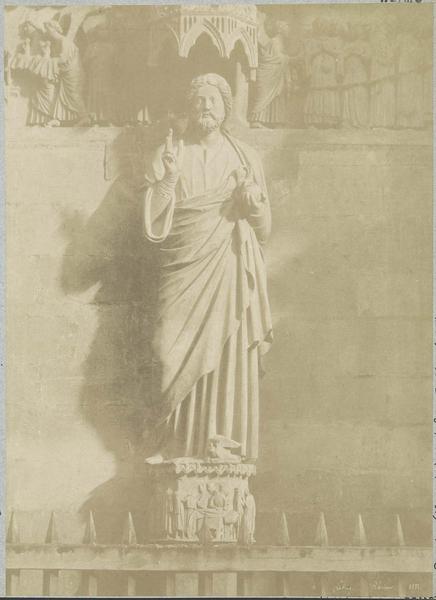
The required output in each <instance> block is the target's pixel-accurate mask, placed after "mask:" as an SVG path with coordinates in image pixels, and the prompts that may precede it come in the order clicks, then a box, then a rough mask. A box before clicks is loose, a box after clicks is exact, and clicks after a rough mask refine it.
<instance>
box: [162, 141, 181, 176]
mask: <svg viewBox="0 0 436 600" xmlns="http://www.w3.org/2000/svg"><path fill="white" fill-rule="evenodd" d="M162 162H163V165H164V167H165V175H166V176H167V177H168V178H169V179H174V178H177V176H178V175H179V165H178V163H177V157H176V155H175V153H174V146H173V130H172V129H170V130H169V132H168V135H167V137H166V140H165V149H164V151H163V154H162Z"/></svg>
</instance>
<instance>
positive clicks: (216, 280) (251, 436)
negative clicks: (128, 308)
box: [145, 163, 272, 457]
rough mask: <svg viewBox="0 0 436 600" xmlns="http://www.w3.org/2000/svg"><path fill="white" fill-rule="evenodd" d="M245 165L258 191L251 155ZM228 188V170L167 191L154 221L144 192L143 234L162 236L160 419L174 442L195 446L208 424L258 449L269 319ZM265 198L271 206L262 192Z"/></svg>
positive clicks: (254, 253) (257, 250)
mask: <svg viewBox="0 0 436 600" xmlns="http://www.w3.org/2000/svg"><path fill="white" fill-rule="evenodd" d="M251 166H252V170H253V173H254V177H255V180H256V181H257V182H258V183H259V185H261V187H262V189H263V190H264V192H265V195H266V189H265V187H264V179H263V173H261V172H259V165H258V164H254V163H252V164H251ZM234 190H235V180H234V179H233V178H232V177H229V178H227V179H226V180H225V181H223V182H222V184H221V185H220V186H219V187H218V188H217V189H215V190H212V191H209V192H206V193H205V194H203V195H200V196H196V197H192V198H184V199H183V201H182V202H177V200H176V196H175V194H174V196H171V195H170V196H169V197H168V202H167V206H166V208H165V209H164V211H163V214H162V219H161V220H160V222H161V225H160V227H159V231H155V230H154V228H153V223H152V222H151V212H150V203H151V202H152V201H153V198H152V192H150V190H148V192H147V194H146V198H145V230H146V235H147V237H149V239H151V240H152V241H160V242H161V265H160V266H161V270H160V284H159V307H158V321H157V324H156V332H155V336H154V355H155V356H156V357H157V358H158V362H159V364H160V373H161V374H160V377H161V385H160V403H161V411H162V415H163V418H162V422H161V424H162V425H163V426H164V428H166V437H167V438H168V437H172V438H173V442H174V443H176V444H178V445H179V448H178V450H177V451H176V452H183V453H186V452H188V455H192V453H194V454H197V453H200V454H201V453H202V452H203V451H204V445H205V441H207V439H208V437H210V436H211V435H214V434H215V433H220V434H223V435H227V434H229V435H231V436H233V439H236V441H238V442H239V443H241V446H242V449H243V452H244V454H247V455H249V456H250V457H255V456H256V455H257V428H258V375H259V373H258V370H259V360H260V356H261V355H262V354H263V353H264V352H265V351H266V350H267V349H268V347H269V344H270V342H271V335H272V334H271V330H272V327H271V316H270V309H269V303H268V297H267V287H266V272H265V266H264V260H263V255H262V250H261V247H260V244H259V242H258V240H257V237H256V233H255V231H254V230H253V228H252V227H250V225H249V224H248V222H247V221H246V220H245V219H240V218H238V216H237V211H236V207H235V198H234ZM265 206H266V209H265V210H267V211H269V204H268V203H267V198H266V204H265ZM268 218H269V213H268ZM162 223H163V225H162ZM180 445H181V446H180ZM179 455H180V454H179Z"/></svg>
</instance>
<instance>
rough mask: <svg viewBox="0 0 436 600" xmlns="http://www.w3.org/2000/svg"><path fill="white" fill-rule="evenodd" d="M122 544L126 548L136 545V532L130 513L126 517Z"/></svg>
mask: <svg viewBox="0 0 436 600" xmlns="http://www.w3.org/2000/svg"><path fill="white" fill-rule="evenodd" d="M122 543H123V544H125V545H127V546H133V545H135V544H137V543H138V542H137V540H136V531H135V526H134V524H133V517H132V513H130V512H129V514H128V515H127V519H126V522H125V524H124V529H123V535H122Z"/></svg>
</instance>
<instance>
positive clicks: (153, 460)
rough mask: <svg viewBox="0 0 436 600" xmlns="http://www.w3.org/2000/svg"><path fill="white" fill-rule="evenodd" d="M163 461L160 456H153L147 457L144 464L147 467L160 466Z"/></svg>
mask: <svg viewBox="0 0 436 600" xmlns="http://www.w3.org/2000/svg"><path fill="white" fill-rule="evenodd" d="M163 461H164V457H163V456H162V454H159V453H158V454H153V456H149V457H148V458H146V459H145V462H146V463H147V464H149V465H160V464H161V463H163Z"/></svg>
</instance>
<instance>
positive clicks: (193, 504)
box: [185, 494, 198, 540]
mask: <svg viewBox="0 0 436 600" xmlns="http://www.w3.org/2000/svg"><path fill="white" fill-rule="evenodd" d="M197 521H198V511H197V498H196V497H195V496H194V494H188V496H186V498H185V536H186V538H187V539H188V540H196V539H198V537H197Z"/></svg>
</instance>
